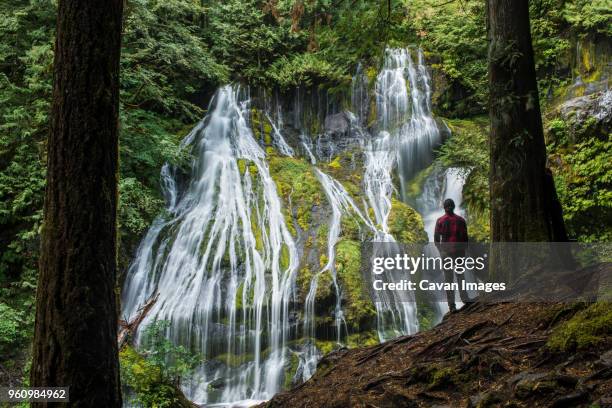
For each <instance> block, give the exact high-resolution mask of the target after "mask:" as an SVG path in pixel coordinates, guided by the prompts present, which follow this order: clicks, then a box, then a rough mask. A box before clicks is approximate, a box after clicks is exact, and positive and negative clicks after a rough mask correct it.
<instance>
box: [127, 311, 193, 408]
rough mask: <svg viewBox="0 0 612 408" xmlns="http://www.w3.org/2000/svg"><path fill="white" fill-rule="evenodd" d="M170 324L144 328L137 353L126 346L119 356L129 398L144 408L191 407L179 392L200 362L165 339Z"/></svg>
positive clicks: (156, 324)
mask: <svg viewBox="0 0 612 408" xmlns="http://www.w3.org/2000/svg"><path fill="white" fill-rule="evenodd" d="M169 325H170V322H168V321H163V320H160V321H157V322H155V323H153V324H151V325H149V326H147V328H146V329H145V331H144V333H143V338H144V344H143V347H142V348H141V350H139V351H136V350H135V349H134V348H132V347H130V346H126V347H125V348H123V349H122V350H121V352H120V353H119V361H120V363H121V381H122V382H123V384H124V386H125V387H127V389H128V396H129V397H128V398H130V399H131V402H132V403H134V404H136V405H143V406H145V407H160V408H161V407H191V406H192V405H191V404H190V403H189V401H188V400H187V399H186V398H185V396H184V395H183V393H182V391H181V390H180V385H181V380H182V379H183V378H184V377H186V376H188V375H189V374H191V373H192V371H193V369H194V368H195V367H196V366H197V364H198V363H199V362H200V357H199V355H197V354H195V353H191V352H190V351H188V350H187V349H185V348H184V347H183V346H176V345H174V343H172V342H171V341H170V340H168V339H166V337H165V336H164V332H165V331H166V330H167V329H168V327H169Z"/></svg>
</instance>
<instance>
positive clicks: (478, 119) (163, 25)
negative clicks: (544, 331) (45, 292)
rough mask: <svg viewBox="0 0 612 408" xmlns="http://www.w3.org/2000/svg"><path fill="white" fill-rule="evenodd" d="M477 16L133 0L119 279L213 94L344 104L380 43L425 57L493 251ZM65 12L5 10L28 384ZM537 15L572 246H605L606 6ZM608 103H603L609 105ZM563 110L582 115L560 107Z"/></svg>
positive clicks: (6, 357)
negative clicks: (331, 98)
mask: <svg viewBox="0 0 612 408" xmlns="http://www.w3.org/2000/svg"><path fill="white" fill-rule="evenodd" d="M484 3H485V2H483V1H480V0H463V1H451V2H446V1H442V0H437V1H434V0H403V1H391V0H389V1H383V2H380V1H373V0H356V1H343V0H339V1H338V0H336V1H333V0H312V1H310V0H268V1H255V0H228V1H208V0H164V1H161V0H159V1H158V0H130V1H128V2H127V3H126V9H125V22H124V32H123V47H122V55H121V108H120V109H121V111H120V115H121V139H120V181H119V189H120V211H119V231H120V232H119V240H120V249H119V254H120V255H119V258H120V259H119V264H120V270H119V273H120V274H122V273H123V272H124V271H125V269H126V267H127V265H128V263H129V261H130V259H131V257H132V255H133V252H134V249H135V247H136V245H137V244H138V242H139V241H140V239H141V237H142V234H143V233H144V232H145V230H146V228H147V227H148V225H149V224H150V222H151V221H152V219H153V217H154V216H155V215H156V214H158V213H159V212H160V211H162V209H163V200H162V197H161V195H160V191H159V169H160V168H161V166H162V164H163V163H164V162H170V163H173V164H175V165H179V166H180V165H182V164H184V165H187V163H188V162H189V160H190V158H189V157H187V156H186V153H185V152H184V151H181V150H180V149H179V143H180V141H181V139H182V138H183V137H184V136H185V135H186V133H187V132H188V130H189V129H190V128H191V127H192V126H193V124H194V123H195V122H197V121H198V120H199V119H201V118H202V116H203V114H204V109H205V107H206V104H207V103H208V101H209V99H210V96H211V95H212V94H213V92H214V90H215V89H216V88H217V86H219V85H220V84H224V83H227V82H230V81H240V82H243V83H246V84H249V85H250V86H252V87H263V88H268V89H277V90H279V91H281V92H282V91H287V90H290V89H293V88H295V87H296V86H302V87H325V88H326V89H327V90H328V92H330V93H332V94H333V93H346V92H348V90H349V89H350V84H351V76H352V75H353V73H354V72H355V69H356V66H357V63H359V62H361V63H362V64H363V66H364V67H365V70H366V72H367V73H368V75H371V76H375V75H376V69H377V67H378V66H379V65H380V60H381V58H382V55H383V51H384V49H385V47H386V46H393V47H398V46H406V45H409V44H417V45H420V46H421V47H422V48H423V49H424V51H425V53H426V57H427V59H428V62H429V63H430V66H431V67H432V70H433V78H434V86H435V92H434V101H433V103H434V109H435V111H436V114H437V115H438V116H440V117H442V118H445V119H446V120H447V123H448V124H449V126H450V127H451V129H452V130H453V131H454V133H455V137H453V138H451V139H450V140H449V142H447V143H446V144H445V145H444V146H443V147H442V148H441V150H440V152H439V155H438V160H439V161H440V162H441V163H443V164H444V165H447V166H457V167H466V168H471V169H472V171H471V173H470V175H469V177H468V180H467V183H466V186H465V188H464V197H465V204H466V206H467V207H468V210H469V211H470V213H471V214H474V222H473V224H474V233H475V236H476V237H477V238H479V239H480V240H486V239H487V236H488V229H487V228H488V227H487V224H488V222H487V220H488V201H489V200H488V179H487V177H488V147H487V130H486V127H487V119H486V116H485V115H486V112H487V106H488V105H487V104H488V95H487V93H488V81H487V45H488V44H487V41H486V19H485V9H484V7H485V4H484ZM56 14H57V10H56V4H55V2H54V1H51V0H30V1H25V0H16V1H12V2H2V4H0V356H1V357H0V378H3V379H11V380H12V379H15V378H21V377H22V376H24V372H26V371H27V370H28V368H27V361H28V358H29V356H28V354H29V353H28V345H29V342H30V341H31V335H32V326H33V319H34V293H35V284H36V271H37V259H38V249H39V230H40V223H41V219H42V202H43V195H44V187H45V163H46V156H45V152H46V136H47V134H48V114H49V106H50V98H51V90H52V72H53V71H52V62H53V44H54V29H55V18H56ZM531 18H532V21H531V25H532V35H533V44H534V49H535V53H536V70H537V73H538V79H539V90H540V100H541V103H542V105H543V106H542V108H543V112H544V116H545V117H544V120H545V131H546V135H547V148H548V153H549V166H550V167H551V168H552V170H553V173H554V176H555V181H556V185H557V189H558V193H559V196H560V200H561V202H562V205H563V209H564V216H565V221H566V224H567V226H568V230H569V233H570V236H571V237H572V238H573V239H576V240H579V241H586V242H593V241H610V239H611V238H612V229H611V227H612V222H611V218H612V190H611V189H610V184H611V183H612V160H611V157H610V155H611V154H610V151H611V150H612V149H611V147H612V146H611V145H612V143H611V142H610V139H609V126H610V112H609V111H607V112H606V111H605V109H604V110H603V111H602V109H603V108H602V106H603V105H601V103H600V102H599V100H597V99H596V98H590V97H589V95H596V94H597V92H596V91H601V90H605V89H607V78H608V75H609V73H610V62H609V55H610V47H611V45H610V42H609V38H610V35H611V34H612V30H611V27H612V25H611V24H610V23H611V21H612V14H611V11H610V6H609V2H608V1H606V0H594V1H588V0H539V1H532V2H531ZM600 95H601V93H600ZM605 95H607V96H605ZM603 97H607V98H609V97H610V96H609V92H607V93H605V94H604V96H603ZM576 98H577V99H576ZM569 100H573V101H574V102H573V105H569V106H568V105H567V102H568V101H569ZM609 105H610V104H609V103H608V104H607V106H609ZM608 109H609V108H608ZM25 377H27V375H25ZM2 382H3V383H4V381H2Z"/></svg>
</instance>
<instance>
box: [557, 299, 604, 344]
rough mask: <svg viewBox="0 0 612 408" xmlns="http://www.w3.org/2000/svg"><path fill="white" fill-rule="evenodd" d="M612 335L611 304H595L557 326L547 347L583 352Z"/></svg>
mask: <svg viewBox="0 0 612 408" xmlns="http://www.w3.org/2000/svg"><path fill="white" fill-rule="evenodd" d="M611 335H612V303H609V302H597V303H593V304H592V305H590V306H589V307H588V308H586V309H584V310H582V311H580V312H578V313H576V315H574V316H573V317H572V318H571V319H569V320H568V321H566V322H564V323H562V324H560V325H559V326H557V327H556V328H555V329H554V330H553V332H552V334H551V335H550V337H549V338H548V342H547V345H548V347H549V348H550V349H552V350H554V351H575V350H583V349H587V348H589V347H592V346H597V345H598V344H600V343H603V342H604V341H606V339H609V338H610V336H611Z"/></svg>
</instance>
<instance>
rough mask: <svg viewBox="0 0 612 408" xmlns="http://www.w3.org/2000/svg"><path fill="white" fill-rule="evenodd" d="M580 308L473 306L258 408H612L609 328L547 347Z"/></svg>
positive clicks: (348, 354) (323, 370)
mask: <svg viewBox="0 0 612 408" xmlns="http://www.w3.org/2000/svg"><path fill="white" fill-rule="evenodd" d="M588 307H589V305H585V304H581V305H577V304H574V305H567V304H566V305H561V304H536V303H534V304H515V303H498V304H484V303H473V304H470V305H469V306H467V307H465V308H463V309H462V310H460V311H459V312H457V313H454V314H452V315H447V316H446V317H445V319H444V320H443V322H442V323H441V324H440V325H438V326H437V327H435V328H434V329H432V330H429V331H426V332H422V333H418V334H416V335H413V336H406V337H401V338H398V339H396V340H393V341H390V342H387V343H384V344H380V345H377V346H372V347H368V348H363V349H354V350H346V349H343V350H339V351H336V352H333V353H331V354H329V355H327V356H326V357H324V358H323V359H322V361H321V362H320V364H319V368H318V370H317V373H316V374H315V375H314V377H313V378H311V379H310V380H309V381H307V382H306V383H304V384H301V385H299V386H297V387H296V388H294V389H293V390H291V391H288V392H285V393H281V394H278V395H277V396H275V397H274V398H273V399H272V400H270V401H269V402H267V403H265V404H263V405H262V406H265V407H283V408H284V407H292V408H297V407H328V408H332V407H381V408H382V407H435V406H437V407H497V406H504V407H540V406H542V407H577V406H585V407H597V406H599V407H612V350H611V347H612V337H611V336H610V332H611V330H612V328H611V327H602V328H598V329H597V330H599V331H598V333H603V336H601V337H600V338H599V339H598V340H597V341H595V342H593V343H592V344H588V342H587V344H588V345H586V346H585V345H582V346H580V345H576V344H570V343H571V342H568V344H566V346H565V347H563V348H562V350H564V351H553V349H551V347H550V346H549V344H551V343H550V342H549V343H548V344H547V342H548V340H549V337H550V336H551V333H555V334H554V335H555V336H557V337H559V333H560V331H559V328H560V327H563V325H564V324H565V325H567V323H566V322H567V321H568V320H569V319H571V318H572V317H574V316H579V315H577V314H579V313H583V312H580V310H583V311H584V310H586V309H585V308H588ZM604 308H605V309H606V310H607V311H608V316H610V314H609V311H610V310H611V309H610V304H606V305H605V306H604ZM599 320H601V319H599ZM600 323H601V322H600ZM608 323H609V321H607V322H606V321H605V320H604V324H606V326H609V325H608ZM568 330H569V329H568ZM578 330H582V329H581V328H578ZM561 333H564V332H561ZM568 333H569V334H568V336H571V335H572V333H571V332H568ZM561 336H563V334H561ZM561 340H563V339H561ZM557 341H559V339H558V338H557Z"/></svg>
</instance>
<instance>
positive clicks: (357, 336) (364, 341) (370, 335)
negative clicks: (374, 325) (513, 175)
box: [346, 329, 379, 348]
mask: <svg viewBox="0 0 612 408" xmlns="http://www.w3.org/2000/svg"><path fill="white" fill-rule="evenodd" d="M377 344H379V340H378V333H377V332H376V330H373V329H372V330H368V331H364V332H360V333H353V334H349V336H348V338H347V339H346V345H347V346H348V347H349V348H354V347H368V346H375V345H377Z"/></svg>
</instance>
